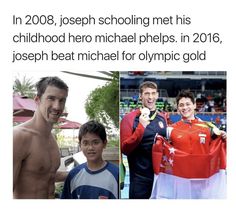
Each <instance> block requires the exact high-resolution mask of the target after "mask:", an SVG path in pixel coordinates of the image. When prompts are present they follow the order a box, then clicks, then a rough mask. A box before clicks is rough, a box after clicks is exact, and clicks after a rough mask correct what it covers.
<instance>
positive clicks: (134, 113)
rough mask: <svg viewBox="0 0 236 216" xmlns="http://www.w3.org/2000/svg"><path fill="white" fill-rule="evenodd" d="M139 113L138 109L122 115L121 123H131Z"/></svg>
mask: <svg viewBox="0 0 236 216" xmlns="http://www.w3.org/2000/svg"><path fill="white" fill-rule="evenodd" d="M140 113H141V112H140V110H139V109H136V110H133V111H131V112H129V113H127V114H125V115H124V117H123V119H122V121H132V119H135V117H136V116H137V115H139V114H140Z"/></svg>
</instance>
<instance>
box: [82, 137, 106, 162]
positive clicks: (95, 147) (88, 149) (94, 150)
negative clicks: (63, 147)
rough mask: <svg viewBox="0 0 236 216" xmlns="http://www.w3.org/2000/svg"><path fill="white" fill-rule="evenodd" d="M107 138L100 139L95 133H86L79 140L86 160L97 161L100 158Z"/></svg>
mask: <svg viewBox="0 0 236 216" xmlns="http://www.w3.org/2000/svg"><path fill="white" fill-rule="evenodd" d="M106 144H107V140H105V141H102V139H101V138H100V137H99V136H98V135H97V134H95V133H86V134H85V135H83V137H82V139H81V141H80V148H81V150H82V152H83V153H84V155H85V157H86V158H87V161H88V162H92V163H97V162H100V161H101V160H102V152H103V149H104V148H105V147H106Z"/></svg>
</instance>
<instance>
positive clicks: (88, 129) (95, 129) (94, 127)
mask: <svg viewBox="0 0 236 216" xmlns="http://www.w3.org/2000/svg"><path fill="white" fill-rule="evenodd" d="M87 133H94V134H96V135H98V136H99V137H100V138H101V140H102V141H103V142H104V141H106V140H107V134H106V130H105V127H104V126H103V125H102V124H101V123H99V122H97V121H94V120H91V121H88V122H86V123H85V124H83V125H82V126H81V127H80V129H79V142H81V140H82V137H83V136H84V135H85V134H87Z"/></svg>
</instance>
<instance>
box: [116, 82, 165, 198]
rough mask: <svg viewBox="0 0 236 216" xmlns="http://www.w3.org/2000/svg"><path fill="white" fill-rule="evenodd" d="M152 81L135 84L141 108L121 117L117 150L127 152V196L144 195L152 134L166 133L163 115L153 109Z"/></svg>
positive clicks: (149, 187)
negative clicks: (137, 87)
mask: <svg viewBox="0 0 236 216" xmlns="http://www.w3.org/2000/svg"><path fill="white" fill-rule="evenodd" d="M157 90H158V88H157V85H156V83H154V82H150V81H146V82H143V83H142V84H141V85H140V87H139V97H140V100H141V101H142V108H141V109H137V110H134V111H132V112H130V113H128V114H127V115H125V116H124V118H123V119H122V121H121V125H120V139H121V151H122V153H123V154H125V155H127V158H128V163H129V170H130V188H129V198H130V199H148V198H150V196H151V191H152V185H153V177H154V172H153V166H152V145H153V142H154V137H155V136H156V134H159V135H162V136H166V126H167V124H166V118H165V117H164V115H162V114H161V113H159V112H158V110H157V109H156V100H157V98H158V92H157Z"/></svg>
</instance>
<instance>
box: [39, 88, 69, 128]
mask: <svg viewBox="0 0 236 216" xmlns="http://www.w3.org/2000/svg"><path fill="white" fill-rule="evenodd" d="M66 98H67V91H66V90H64V89H60V88H57V87H55V86H50V85H49V86H47V88H46V90H45V92H44V93H43V95H42V96H41V97H39V96H36V98H35V101H36V103H37V105H38V112H40V113H41V116H42V117H43V118H44V120H45V121H47V122H49V123H52V124H53V123H56V122H57V121H58V119H59V117H60V116H61V114H62V113H63V110H64V108H65V103H66Z"/></svg>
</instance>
